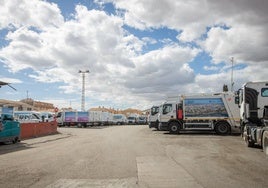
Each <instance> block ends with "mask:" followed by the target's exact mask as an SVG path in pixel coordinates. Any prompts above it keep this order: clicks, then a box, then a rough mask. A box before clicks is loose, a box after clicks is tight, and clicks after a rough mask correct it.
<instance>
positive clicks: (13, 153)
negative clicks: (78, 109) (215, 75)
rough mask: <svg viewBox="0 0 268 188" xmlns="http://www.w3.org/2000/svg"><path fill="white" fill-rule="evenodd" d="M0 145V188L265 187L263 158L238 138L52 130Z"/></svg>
mask: <svg viewBox="0 0 268 188" xmlns="http://www.w3.org/2000/svg"><path fill="white" fill-rule="evenodd" d="M58 131H59V134H55V135H51V136H45V137H40V138H34V139H29V140H23V141H21V142H20V143H18V144H14V145H13V144H8V145H3V144H1V145H0V187H5V188H8V187H22V188H24V187H25V188H28V187H38V188H39V187H47V188H61V187H69V188H73V187H94V188H95V187H96V188H102V187H111V188H112V187H113V188H118V187H119V188H120V187H152V188H154V187H168V188H170V187H174V188H175V187H176V188H177V187H184V188H185V187H193V188H198V187H201V188H215V187H217V188H223V187H229V188H230V187H234V188H239V187H243V188H247V187H248V188H252V187H254V188H258V187H260V188H261V187H268V157H267V156H265V155H264V153H263V152H262V150H261V149H260V148H247V147H246V146H245V144H244V143H243V140H242V139H241V137H240V136H237V135H230V136H218V135H216V134H214V133H212V132H205V133H204V132H190V133H189V132H186V133H182V134H180V135H170V134H168V133H167V132H161V131H156V130H154V129H149V128H148V126H145V125H132V126H100V127H92V128H67V127H63V128H58Z"/></svg>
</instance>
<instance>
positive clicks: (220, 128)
mask: <svg viewBox="0 0 268 188" xmlns="http://www.w3.org/2000/svg"><path fill="white" fill-rule="evenodd" d="M215 131H216V133H217V134H219V135H227V134H230V125H229V123H228V122H226V121H220V122H218V123H217V124H216V126H215Z"/></svg>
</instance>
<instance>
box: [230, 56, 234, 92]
mask: <svg viewBox="0 0 268 188" xmlns="http://www.w3.org/2000/svg"><path fill="white" fill-rule="evenodd" d="M231 62H232V72H231V91H233V90H234V57H231Z"/></svg>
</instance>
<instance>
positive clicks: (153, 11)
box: [0, 0, 268, 107]
mask: <svg viewBox="0 0 268 188" xmlns="http://www.w3.org/2000/svg"><path fill="white" fill-rule="evenodd" d="M96 2H99V3H100V4H102V5H103V3H105V2H113V3H114V5H115V6H116V8H117V11H120V15H118V16H114V15H108V14H106V13H105V12H104V11H99V10H88V9H87V8H86V7H85V6H82V5H77V6H76V8H75V11H76V12H75V13H74V14H73V16H72V17H70V19H68V20H64V19H63V17H62V15H61V11H60V9H59V8H58V7H57V5H56V4H54V3H48V2H47V1H39V0H36V1H26V0H21V1H19V0H14V1H8V0H0V4H1V5H3V6H1V7H0V12H1V15H0V29H3V28H8V29H9V33H8V34H7V35H6V40H8V42H9V43H8V44H7V45H6V46H5V47H3V48H1V49H0V61H1V62H2V63H3V64H4V66H5V67H7V69H8V71H11V72H13V73H17V72H19V71H23V70H27V69H30V70H32V71H33V73H31V74H30V75H28V76H29V77H30V78H32V79H35V80H37V81H38V82H39V83H40V82H41V83H42V82H43V83H54V82H57V84H59V85H60V86H59V89H60V90H61V91H62V93H65V94H67V93H68V94H70V93H76V94H80V85H81V75H79V74H78V70H80V69H81V70H84V69H89V70H90V74H88V75H86V90H87V92H86V95H87V97H88V98H90V99H91V101H94V102H96V101H101V102H103V103H110V104H112V105H119V104H120V105H121V106H133V107H135V106H136V107H140V106H147V107H148V106H149V105H151V104H152V103H153V102H159V101H161V99H162V100H164V98H165V96H167V95H170V94H174V93H175V94H180V93H196V92H218V91H219V90H221V89H222V84H223V83H226V82H227V83H228V82H229V81H228V80H229V77H230V69H229V68H228V67H230V60H229V58H230V57H234V58H235V61H236V65H240V64H243V65H245V66H244V67H243V68H241V69H240V70H235V71H234V78H235V83H236V86H237V87H238V85H239V84H242V83H243V82H244V81H248V80H264V79H266V75H267V71H268V70H267V69H268V56H267V51H268V39H267V37H266V36H267V31H268V26H267V21H266V19H267V10H266V9H267V2H268V1H267V2H266V1H261V0H257V1H254V2H253V1H250V0H237V1H231V0H225V1H219V2H218V1H212V0H201V1H199V0H190V1H182V0H181V1H179V0H178V1H171V0H146V1H145V0H144V1H140V0H128V1H125V0H107V1H105V0H102V1H97V0H96ZM14 7H16V8H15V9H16V10H14V11H11V10H13V9H14ZM122 15H123V16H122ZM121 16H122V17H121ZM124 24H128V25H129V26H131V27H135V28H138V29H141V30H146V31H148V30H153V29H155V28H163V27H165V28H168V29H175V30H176V31H178V33H179V34H178V36H177V39H178V40H179V42H180V43H179V44H182V43H183V42H192V43H191V44H193V45H191V44H190V45H188V43H186V44H185V43H184V44H183V46H180V45H179V44H177V43H176V42H177V41H172V39H171V38H168V36H167V37H166V38H165V39H164V40H162V41H159V42H163V43H164V45H165V46H164V47H161V48H158V49H156V50H153V51H149V52H147V53H144V51H143V49H144V48H146V45H150V44H157V42H158V39H154V38H151V37H143V38H138V37H137V36H135V35H134V34H133V33H129V32H127V31H126V30H125V29H124V27H123V26H124ZM207 29H209V31H208V32H206V31H207ZM201 36H202V37H201ZM197 39H199V40H198V41H197ZM195 44H197V45H195ZM198 45H200V49H198V48H199V47H195V48H193V47H188V46H198ZM202 50H204V52H206V53H208V54H209V55H210V56H211V58H212V62H207V63H215V64H217V66H210V67H208V66H205V67H203V69H204V70H214V71H218V74H213V75H202V74H196V73H195V71H194V68H192V67H190V65H189V62H191V61H193V60H194V58H195V57H196V56H197V55H198V54H199V53H200V52H202ZM206 61H207V60H206ZM222 64H223V65H222ZM256 73H258V74H257V75H256ZM67 103H68V102H67ZM91 104H93V103H92V102H91ZM94 104H95V103H94Z"/></svg>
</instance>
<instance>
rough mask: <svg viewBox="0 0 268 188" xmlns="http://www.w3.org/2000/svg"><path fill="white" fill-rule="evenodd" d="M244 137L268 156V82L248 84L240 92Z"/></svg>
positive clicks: (248, 142)
mask: <svg viewBox="0 0 268 188" xmlns="http://www.w3.org/2000/svg"><path fill="white" fill-rule="evenodd" d="M237 101H238V106H239V107H240V123H241V132H242V137H243V138H244V140H245V143H246V145H247V146H248V147H253V146H256V145H258V146H260V147H262V149H263V151H264V153H265V154H266V155H268V81H266V82H247V83H245V84H244V85H243V86H242V87H241V88H240V89H239V90H238V100H237Z"/></svg>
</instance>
